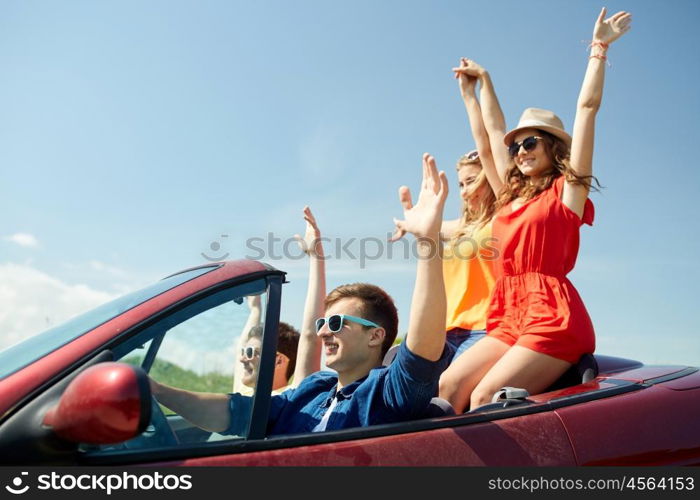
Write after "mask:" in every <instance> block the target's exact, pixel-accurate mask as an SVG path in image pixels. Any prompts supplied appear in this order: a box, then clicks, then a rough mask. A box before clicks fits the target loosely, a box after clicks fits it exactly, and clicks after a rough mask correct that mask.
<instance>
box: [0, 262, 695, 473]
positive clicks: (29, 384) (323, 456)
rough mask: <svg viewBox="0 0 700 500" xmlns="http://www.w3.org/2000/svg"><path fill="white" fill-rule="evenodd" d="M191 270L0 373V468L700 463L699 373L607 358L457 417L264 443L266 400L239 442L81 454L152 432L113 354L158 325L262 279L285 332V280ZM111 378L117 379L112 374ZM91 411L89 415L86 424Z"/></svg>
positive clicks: (250, 269) (138, 395) (235, 265)
mask: <svg viewBox="0 0 700 500" xmlns="http://www.w3.org/2000/svg"><path fill="white" fill-rule="evenodd" d="M194 269H195V270H197V269H199V270H200V271H197V272H202V273H203V274H199V275H196V276H194V277H192V278H191V279H187V280H184V281H183V282H182V283H178V284H176V285H174V286H172V287H169V288H167V289H165V290H164V291H162V292H161V293H157V294H155V295H154V296H152V297H150V298H148V299H147V300H145V301H143V302H140V303H137V304H135V305H134V306H133V307H130V308H128V309H127V310H125V311H123V312H120V313H118V314H116V315H115V316H114V317H111V318H110V319H108V320H106V321H104V322H102V323H101V324H99V325H97V326H94V327H92V328H90V329H89V330H87V331H85V332H76V333H75V334H74V335H72V336H71V335H70V334H69V333H70V332H68V333H66V335H67V337H66V341H65V343H63V344H62V345H59V346H56V347H55V348H52V349H51V350H50V352H45V353H41V355H38V356H35V358H36V359H31V360H30V361H28V362H26V364H25V365H23V366H20V367H18V368H17V369H15V370H14V371H12V372H11V373H7V374H5V375H4V376H2V375H1V374H0V376H2V378H0V451H1V452H2V453H0V457H2V458H0V461H2V462H3V463H5V464H20V463H21V464H85V465H90V464H135V463H139V464H152V465H185V466H279V465H283V466H305V465H313V466H318V465H327V466H348V465H354V466H456V465H487V466H503V465H516V466H555V465H556V466H573V465H635V466H636V465H691V464H694V465H700V428H699V427H698V425H697V422H699V421H700V371H698V369H697V368H695V367H688V366H644V365H643V364H641V363H639V362H637V361H632V360H627V359H621V358H612V357H607V356H598V355H597V356H596V360H597V363H598V366H599V371H598V373H597V375H596V376H595V377H594V378H593V379H592V380H589V381H587V382H581V381H578V383H577V382H576V381H575V382H574V383H573V384H569V385H568V386H566V387H563V388H559V389H555V390H551V391H549V392H546V393H543V394H539V395H535V396H530V397H528V398H527V399H526V400H525V401H516V402H514V404H513V405H510V406H509V405H502V406H498V405H495V406H491V407H487V408H486V409H484V410H483V411H477V412H473V413H466V414H462V415H444V416H430V417H426V418H424V419H419V420H414V421H410V422H403V423H396V424H387V425H379V426H371V427H364V428H357V429H347V430H342V431H332V432H323V433H309V434H297V435H290V436H267V435H266V430H265V429H266V425H265V423H266V418H267V417H266V415H267V413H266V412H267V410H268V408H269V396H268V397H262V396H258V397H256V402H255V407H254V409H253V414H252V417H251V418H252V420H251V424H250V431H249V433H248V435H246V436H243V437H242V438H240V439H235V440H232V441H220V442H206V443H205V442H201V443H197V442H194V443H189V444H186V445H182V444H180V445H178V446H148V447H145V448H144V447H141V448H131V449H130V448H128V447H125V448H120V447H119V445H116V447H115V448H114V449H112V450H110V451H109V452H107V453H105V452H99V453H95V452H94V450H91V449H90V448H89V447H87V448H86V447H85V446H84V443H85V442H88V443H89V442H91V441H90V439H91V437H93V438H94V439H93V441H92V442H107V441H104V440H103V441H99V437H95V436H96V433H97V432H98V428H99V429H101V431H100V432H107V434H109V433H110V432H111V433H112V434H110V435H112V436H121V437H120V438H114V439H112V441H111V442H114V441H115V439H118V440H124V439H128V438H130V437H133V436H136V434H138V433H140V432H141V431H143V429H144V428H145V426H146V425H147V424H148V421H144V418H146V416H148V414H149V412H148V407H149V404H150V396H149V393H148V384H147V383H144V381H143V380H140V382H138V381H137V379H138V378H139V377H140V375H138V374H137V376H132V372H130V371H129V370H132V369H133V368H131V367H127V366H128V365H125V364H124V363H106V362H111V361H113V360H112V359H111V358H110V356H109V355H108V353H110V352H112V351H114V350H115V349H116V350H118V349H119V346H120V345H122V344H124V343H125V342H128V341H133V339H134V338H137V336H138V335H139V332H142V331H144V328H146V327H147V326H148V325H150V324H152V323H153V322H154V321H156V320H157V319H158V318H167V317H168V315H169V314H172V311H177V310H180V309H182V308H183V307H185V306H187V305H188V304H190V305H191V304H196V303H197V301H201V300H203V299H202V297H209V296H211V294H213V293H214V292H216V291H221V290H224V291H225V290H227V289H228V288H231V287H234V288H235V287H236V286H239V285H240V284H242V283H243V284H245V283H250V282H252V280H262V281H264V282H265V283H267V293H268V307H267V323H268V324H269V327H270V328H276V321H277V320H278V316H279V303H280V300H281V294H282V286H281V285H282V284H283V282H284V273H282V272H280V271H278V270H276V269H274V268H271V267H269V266H266V265H264V264H261V263H259V262H255V261H231V262H225V263H219V264H215V265H208V266H201V267H200V268H194ZM188 271H192V270H188ZM183 273H185V272H183ZM173 276H178V275H173ZM266 328H267V327H266ZM265 342H267V343H268V344H269V343H271V342H272V343H273V344H272V345H273V347H274V346H275V344H274V342H276V339H275V338H273V336H270V337H269V339H267V340H265ZM20 347H21V346H20ZM273 351H274V349H273ZM21 352H22V351H20V354H21ZM105 353H107V354H105ZM5 354H6V355H7V353H5ZM10 354H12V353H10ZM2 355H3V353H0V359H1V358H2ZM8 356H9V355H8ZM27 359H29V357H28V358H27ZM109 366H112V367H114V370H116V371H114V370H113V371H112V372H109V371H108V369H107V368H108V367H109ZM95 367H97V369H95ZM120 367H122V368H120ZM124 367H127V368H124ZM88 370H92V372H93V373H97V375H90V373H88ZM271 371H272V358H270V357H268V358H263V359H262V361H261V368H260V373H261V374H260V381H259V382H258V384H268V386H269V384H271V379H272V375H271ZM98 372H99V373H98ZM134 373H136V372H134ZM91 376H92V377H93V378H91V379H90V378H89V377H91ZM100 377H101V378H100ZM142 378H143V377H142ZM115 379H120V380H121V382H118V383H116V382H113V380H115ZM95 381H98V382H95ZM100 381H104V383H105V384H106V385H105V387H104V388H101V389H99V390H97V389H96V390H95V392H96V393H100V394H102V393H105V394H110V395H113V396H110V397H112V399H111V400H110V397H107V396H105V397H103V398H102V397H100V398H98V397H92V398H87V397H82V399H81V398H79V397H78V396H79V395H81V394H82V395H85V394H86V393H89V392H90V390H89V389H86V388H85V387H86V386H88V385H89V386H91V387H97V386H96V385H95V384H96V383H99V382H100ZM81 383H82V384H83V386H82V388H80V386H79V384H81ZM90 384H91V385H90ZM119 384H121V385H119ZM138 384H140V386H139V385H138ZM107 386H109V387H107ZM76 387H78V388H79V390H78V389H76ZM139 387H140V389H139ZM137 389H138V390H137ZM71 390H72V392H73V393H74V395H73V396H71V395H70V392H71ZM109 391H111V392H109ZM134 391H136V392H134ZM139 391H140V392H139ZM267 393H268V394H269V387H268V392H267ZM76 394H77V395H78V396H76ZM108 400H109V401H108ZM139 405H140V406H139ZM83 411H89V412H90V416H89V417H88V416H87V415H86V416H84V417H85V418H83V415H82V414H81V412H83ZM146 420H148V419H146ZM108 424H109V425H108ZM105 429H106V430H105ZM110 429H111V430H110ZM660 429H662V430H663V431H662V432H661V431H660ZM103 435H104V434H103ZM79 443H83V445H79ZM20 449H21V450H22V451H21V452H20V453H17V450H20ZM10 451H12V453H10Z"/></svg>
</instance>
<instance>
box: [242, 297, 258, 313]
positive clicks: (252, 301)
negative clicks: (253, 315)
mask: <svg viewBox="0 0 700 500" xmlns="http://www.w3.org/2000/svg"><path fill="white" fill-rule="evenodd" d="M245 299H246V302H247V303H248V309H250V310H251V311H252V310H253V309H260V306H261V300H260V295H248V296H247V297H246V298H245Z"/></svg>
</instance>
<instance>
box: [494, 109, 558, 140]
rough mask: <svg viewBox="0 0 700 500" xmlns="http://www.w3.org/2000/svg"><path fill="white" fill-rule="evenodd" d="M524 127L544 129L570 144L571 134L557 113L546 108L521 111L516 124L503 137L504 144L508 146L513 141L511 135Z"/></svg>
mask: <svg viewBox="0 0 700 500" xmlns="http://www.w3.org/2000/svg"><path fill="white" fill-rule="evenodd" d="M524 128H536V129H540V130H544V131H545V132H549V133H550V134H552V135H553V136H555V137H558V138H559V139H561V140H562V141H564V142H565V143H566V145H567V146H571V136H570V135H569V134H567V133H566V131H565V130H564V124H563V123H562V121H561V120H560V119H559V117H558V116H557V115H555V114H554V113H552V112H551V111H547V110H546V109H539V108H527V109H526V110H525V111H523V114H522V115H520V121H519V122H518V126H517V127H515V128H514V129H513V130H511V131H510V132H508V133H507V134H506V135H505V136H504V137H503V142H505V143H506V146H510V145H511V144H512V143H513V136H515V134H517V133H518V131H519V130H522V129H524Z"/></svg>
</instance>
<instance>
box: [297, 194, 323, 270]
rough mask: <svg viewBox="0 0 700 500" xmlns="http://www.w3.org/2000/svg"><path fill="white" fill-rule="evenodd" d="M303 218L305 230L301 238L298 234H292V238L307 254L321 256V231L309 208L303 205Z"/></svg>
mask: <svg viewBox="0 0 700 500" xmlns="http://www.w3.org/2000/svg"><path fill="white" fill-rule="evenodd" d="M304 220H305V221H306V232H305V233H304V237H303V238H302V237H301V236H299V235H298V234H295V235H294V239H295V240H297V243H299V247H300V248H301V249H302V250H303V251H304V253H306V254H307V255H311V256H314V257H321V258H322V257H323V245H322V244H321V231H320V229H319V228H318V224H317V223H316V217H314V214H313V213H311V209H310V208H309V207H308V206H306V207H304Z"/></svg>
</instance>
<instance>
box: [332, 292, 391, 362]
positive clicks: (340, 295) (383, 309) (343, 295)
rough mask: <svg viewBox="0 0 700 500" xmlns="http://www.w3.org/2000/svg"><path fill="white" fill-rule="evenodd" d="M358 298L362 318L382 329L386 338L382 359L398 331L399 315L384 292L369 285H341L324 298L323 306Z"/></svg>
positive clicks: (383, 344)
mask: <svg viewBox="0 0 700 500" xmlns="http://www.w3.org/2000/svg"><path fill="white" fill-rule="evenodd" d="M349 298H358V299H360V300H361V301H362V309H361V311H362V312H361V315H362V317H363V318H365V319H368V320H370V321H373V322H374V323H377V324H378V325H379V326H381V327H382V328H384V331H385V332H386V336H385V337H384V342H383V343H382V358H384V355H385V354H386V352H387V351H388V350H389V348H390V347H391V346H392V345H393V343H394V340H396V333H397V332H398V329H399V314H398V312H397V311H396V306H395V305H394V300H393V299H392V298H391V296H389V294H388V293H386V292H385V291H384V290H382V289H381V288H379V287H378V286H376V285H370V284H369V283H351V284H349V285H341V286H339V287H338V288H336V289H335V290H333V291H332V292H331V293H329V294H328V295H327V296H326V300H325V301H324V306H325V308H326V309H328V308H329V307H330V306H332V305H333V304H335V303H336V302H338V301H339V300H341V299H349Z"/></svg>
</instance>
